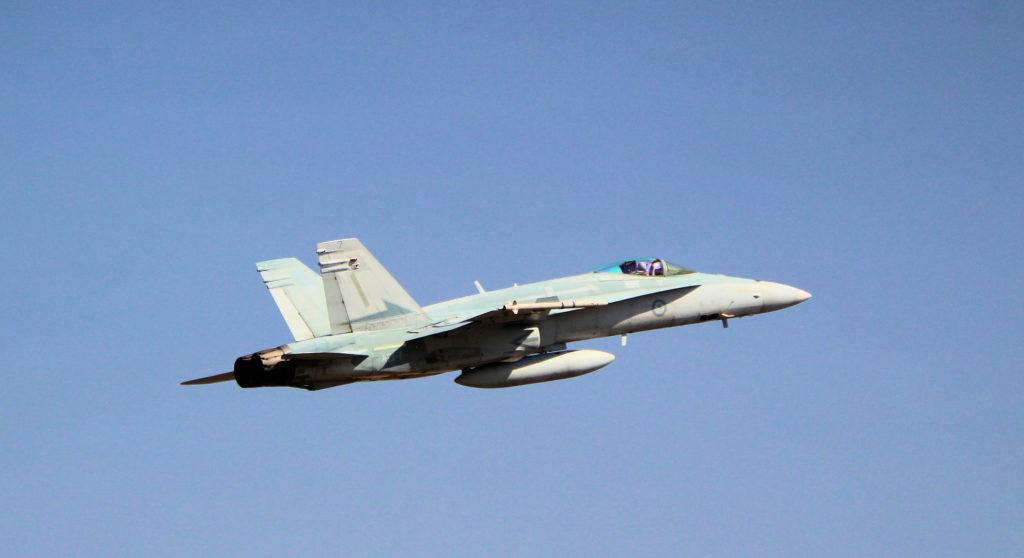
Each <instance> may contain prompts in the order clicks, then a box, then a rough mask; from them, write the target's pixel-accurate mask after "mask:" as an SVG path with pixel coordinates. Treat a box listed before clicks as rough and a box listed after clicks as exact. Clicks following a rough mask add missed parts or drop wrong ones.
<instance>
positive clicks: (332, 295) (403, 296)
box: [316, 238, 430, 333]
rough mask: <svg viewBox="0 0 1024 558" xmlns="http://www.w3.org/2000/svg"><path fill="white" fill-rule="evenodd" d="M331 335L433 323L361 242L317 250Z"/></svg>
mask: <svg viewBox="0 0 1024 558" xmlns="http://www.w3.org/2000/svg"><path fill="white" fill-rule="evenodd" d="M316 253H317V255H318V256H319V257H320V273H321V275H322V276H323V292H324V295H325V297H326V301H327V314H328V317H329V318H330V330H331V332H332V333H344V332H348V331H367V330H374V329H389V328H398V327H415V326H419V325H423V324H425V323H427V322H429V321H430V320H429V319H428V318H427V315H426V314H425V313H424V312H423V310H422V309H421V308H420V306H419V305H418V304H416V301H415V300H413V299H412V297H411V296H409V293H407V292H405V289H403V288H402V286H401V285H399V284H398V281H395V278H394V277H392V276H391V274H390V273H388V270H387V269H384V266H382V265H381V264H380V262H378V261H377V258H374V257H373V254H371V253H370V251H369V250H367V249H366V247H364V246H363V244H362V243H361V242H359V240H358V239H355V238H345V239H342V240H332V241H330V242H321V243H320V244H317V246H316Z"/></svg>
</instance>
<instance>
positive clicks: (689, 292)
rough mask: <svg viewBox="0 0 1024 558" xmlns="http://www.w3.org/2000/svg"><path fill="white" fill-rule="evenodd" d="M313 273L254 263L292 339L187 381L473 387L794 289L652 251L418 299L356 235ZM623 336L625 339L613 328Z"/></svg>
mask: <svg viewBox="0 0 1024 558" xmlns="http://www.w3.org/2000/svg"><path fill="white" fill-rule="evenodd" d="M317 254H318V257H319V267H320V274H317V273H316V272H314V271H313V270H311V269H309V268H308V267H306V266H305V265H303V264H302V263H301V262H299V261H298V260H297V259H294V258H284V259H278V260H268V261H265V262H260V263H258V264H257V269H258V270H259V272H260V275H261V276H262V278H263V280H264V282H265V283H266V285H267V287H268V288H269V289H270V292H271V295H273V297H274V300H275V302H276V303H277V305H278V309H279V310H280V311H281V313H282V315H283V316H284V318H285V321H286V322H287V323H288V327H289V329H290V330H291V332H292V335H293V337H294V338H295V341H294V342H291V343H288V344H285V345H282V346H280V347H276V348H273V349H267V350H264V351H260V352H257V353H253V354H251V355H245V356H243V357H240V358H238V359H237V360H236V361H235V369H234V370H233V371H232V372H228V373H226V374H218V375H216V376H210V377H207V378H200V379H197V380H192V381H190V382H185V384H187V385H194V384H207V383H215V382H222V381H230V380H235V381H236V382H237V383H238V385H240V386H242V387H262V386H290V387H299V388H304V389H308V390H317V389H323V388H327V387H333V386H338V385H343V384H349V383H353V382H363V381H375V380H401V379H407V378H417V377H424V376H431V375H435V374H440V373H444V372H451V371H455V370H463V374H462V376H460V377H459V378H458V379H457V380H456V381H457V382H459V383H462V384H463V385H469V386H472V387H511V386H514V385H522V384H525V383H536V382H541V381H549V380H554V379H561V378H567V377H572V376H577V375H580V374H584V373H587V372H591V371H593V370H596V369H597V368H600V367H601V366H604V365H606V364H608V363H610V362H611V361H612V360H614V356H613V355H611V354H609V353H605V352H602V351H593V350H586V351H567V350H566V344H567V343H571V342H574V341H583V340H586V339H594V338H598V337H606V336H611V335H622V336H625V335H626V334H629V333H635V332H639V331H646V330H651V329H657V328H663V327H672V326H681V325H689V324H696V323H701V322H707V321H721V322H722V324H723V325H724V326H726V327H727V326H728V320H729V319H731V318H741V317H745V316H750V315H754V314H761V313H765V312H771V311H774V310H780V309H782V308H787V307H789V306H793V305H795V304H798V303H800V302H803V301H805V300H807V299H808V298H810V296H811V295H810V294H808V293H807V292H805V291H802V290H800V289H797V288H795V287H790V286H787V285H782V284H779V283H772V282H768V281H756V280H753V279H743V278H739V277H728V276H725V275H711V274H706V273H698V272H694V271H690V270H688V269H684V268H681V267H678V266H675V265H672V264H670V263H668V262H666V261H664V260H661V259H657V258H635V259H632V260H624V261H622V262H619V263H616V264H612V265H609V266H605V267H603V268H600V269H598V270H595V271H592V272H589V273H584V274H581V275H574V276H570V277H563V278H559V279H551V280H548V281H540V282H537V283H531V284H528V285H518V286H513V287H509V288H505V289H499V290H495V291H488V292H485V291H484V290H483V288H482V287H480V286H479V284H477V288H478V290H479V291H480V292H479V294H475V295H471V296H466V297H462V298H457V299H454V300H449V301H446V302H441V303H438V304H433V305H430V306H425V307H420V306H419V305H418V304H417V303H416V302H415V300H413V299H412V297H411V296H409V294H408V293H407V292H406V291H405V290H404V289H403V288H402V287H401V285H399V283H398V282H397V281H395V279H394V278H393V277H392V276H391V274H390V273H388V272H387V270H386V269H385V268H384V267H383V266H382V265H381V264H380V262H378V261H377V260H376V258H374V257H373V255H372V254H371V253H370V252H369V250H367V249H366V248H365V247H364V246H363V245H362V243H360V242H359V240H358V239H355V238H350V239H342V240H335V241H330V242H322V243H320V244H318V245H317ZM623 343H625V337H623Z"/></svg>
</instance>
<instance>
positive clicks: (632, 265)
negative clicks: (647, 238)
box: [620, 260, 636, 275]
mask: <svg viewBox="0 0 1024 558" xmlns="http://www.w3.org/2000/svg"><path fill="white" fill-rule="evenodd" d="M620 267H621V268H622V273H625V274H626V275H633V274H635V273H636V261H634V260H630V261H628V262H626V263H624V264H622V265H621V266H620Z"/></svg>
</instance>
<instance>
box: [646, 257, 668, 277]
mask: <svg viewBox="0 0 1024 558" xmlns="http://www.w3.org/2000/svg"><path fill="white" fill-rule="evenodd" d="M647 271H648V273H649V274H650V275H665V266H663V265H661V260H654V261H653V262H651V267H650V268H649V269H648V270H647Z"/></svg>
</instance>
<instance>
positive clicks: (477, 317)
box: [409, 285, 697, 335]
mask: <svg viewBox="0 0 1024 558" xmlns="http://www.w3.org/2000/svg"><path fill="white" fill-rule="evenodd" d="M696 288H697V285H692V286H686V287H678V288H673V289H667V290H664V291H658V290H649V289H642V290H630V291H617V292H614V293H608V294H607V295H604V296H601V295H600V294H597V295H596V296H594V297H592V298H590V299H587V300H552V301H544V300H541V301H536V302H518V301H514V300H513V301H512V302H509V303H507V304H505V305H503V306H501V307H500V308H495V309H493V310H488V311H486V312H481V313H479V314H474V315H471V316H453V317H450V318H446V319H444V320H441V321H438V322H434V323H431V324H427V325H424V326H421V327H419V328H416V329H413V330H409V332H410V333H426V334H427V335H434V334H437V333H444V332H447V331H452V330H455V329H459V328H463V327H468V326H470V325H473V324H494V323H531V322H532V323H536V322H539V321H541V320H543V319H544V318H547V317H548V315H549V314H550V313H552V312H569V311H573V310H580V309H583V308H595V307H600V306H607V305H609V304H614V303H616V302H622V301H623V300H629V299H631V298H636V297H639V296H646V295H649V294H653V293H657V292H664V293H666V294H674V295H678V296H683V295H686V294H688V293H689V292H691V291H693V290H694V289H696ZM597 297H601V298H597Z"/></svg>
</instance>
